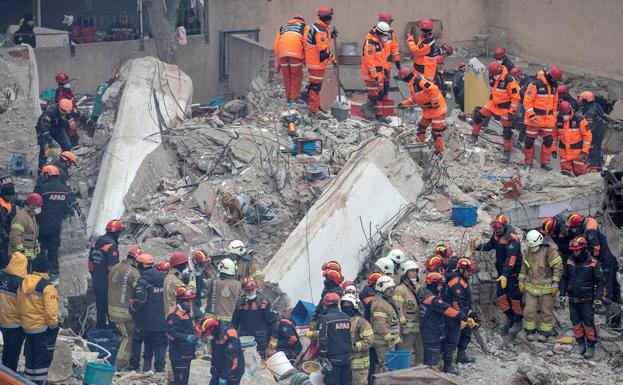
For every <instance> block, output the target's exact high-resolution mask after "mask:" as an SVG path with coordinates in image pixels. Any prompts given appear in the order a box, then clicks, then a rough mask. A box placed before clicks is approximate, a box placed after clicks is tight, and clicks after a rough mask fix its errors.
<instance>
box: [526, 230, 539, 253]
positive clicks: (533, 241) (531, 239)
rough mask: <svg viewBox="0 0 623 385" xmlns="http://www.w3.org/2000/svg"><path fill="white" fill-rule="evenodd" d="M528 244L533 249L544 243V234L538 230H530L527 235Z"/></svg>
mask: <svg viewBox="0 0 623 385" xmlns="http://www.w3.org/2000/svg"><path fill="white" fill-rule="evenodd" d="M526 244H527V245H528V247H529V248H531V249H536V248H538V247H539V246H541V245H542V244H543V234H541V232H540V231H538V230H530V231H529V232H528V234H527V235H526Z"/></svg>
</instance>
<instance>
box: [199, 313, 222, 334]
mask: <svg viewBox="0 0 623 385" xmlns="http://www.w3.org/2000/svg"><path fill="white" fill-rule="evenodd" d="M199 325H200V326H199V331H200V332H201V334H203V335H205V336H209V335H211V334H212V332H213V331H214V328H215V327H217V326H218V320H217V319H216V318H215V317H213V316H207V317H206V318H204V319H203V320H202V321H201V322H200V323H199Z"/></svg>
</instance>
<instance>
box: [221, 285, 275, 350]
mask: <svg viewBox="0 0 623 385" xmlns="http://www.w3.org/2000/svg"><path fill="white" fill-rule="evenodd" d="M242 291H243V292H244V294H243V295H242V296H241V297H239V298H238V300H237V302H236V310H234V315H233V317H232V325H234V327H235V328H236V330H237V331H238V335H240V336H252V337H255V342H256V343H257V352H258V353H259V354H260V357H262V359H263V358H265V357H266V350H267V348H268V341H269V339H270V335H271V333H272V330H273V325H274V323H275V321H276V319H275V314H274V313H273V311H272V308H271V305H270V302H268V300H267V299H266V298H264V296H263V295H262V293H260V292H259V291H258V290H257V282H255V281H254V280H253V279H252V278H246V279H244V280H243V281H242Z"/></svg>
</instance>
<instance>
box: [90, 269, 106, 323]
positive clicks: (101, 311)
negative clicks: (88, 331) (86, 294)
mask: <svg viewBox="0 0 623 385" xmlns="http://www.w3.org/2000/svg"><path fill="white" fill-rule="evenodd" d="M91 278H92V279H93V291H94V292H95V311H96V313H97V316H96V323H95V328H96V329H106V328H108V280H106V283H104V282H103V281H102V282H98V281H97V278H96V277H94V276H93V274H91Z"/></svg>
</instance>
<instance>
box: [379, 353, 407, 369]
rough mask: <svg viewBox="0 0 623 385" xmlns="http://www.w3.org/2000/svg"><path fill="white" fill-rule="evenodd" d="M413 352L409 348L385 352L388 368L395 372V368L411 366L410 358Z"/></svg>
mask: <svg viewBox="0 0 623 385" xmlns="http://www.w3.org/2000/svg"><path fill="white" fill-rule="evenodd" d="M410 357H411V352H409V351H407V350H393V351H389V352H387V353H385V366H386V367H387V370H389V371H390V372H393V371H394V370H400V369H406V368H408V367H409V358H410Z"/></svg>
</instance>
